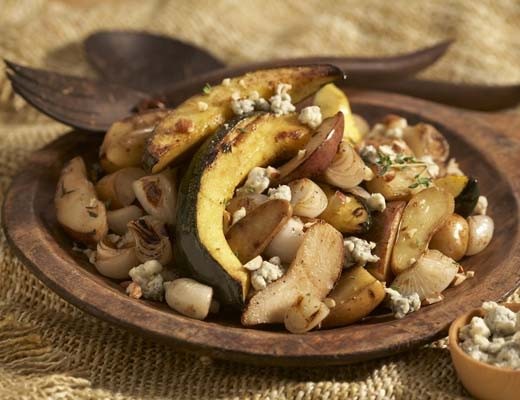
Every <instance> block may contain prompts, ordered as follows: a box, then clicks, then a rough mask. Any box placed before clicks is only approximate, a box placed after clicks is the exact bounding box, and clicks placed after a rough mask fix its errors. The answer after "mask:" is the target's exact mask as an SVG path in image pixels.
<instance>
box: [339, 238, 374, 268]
mask: <svg viewBox="0 0 520 400" xmlns="http://www.w3.org/2000/svg"><path fill="white" fill-rule="evenodd" d="M343 246H344V248H345V261H344V264H343V266H344V267H345V268H349V267H352V266H355V265H357V266H361V267H363V266H365V265H366V264H367V263H369V262H376V261H379V257H378V256H376V255H374V254H372V250H373V249H375V247H376V244H375V243H374V242H369V241H367V240H364V239H360V238H357V237H355V236H349V237H347V238H345V239H344V240H343Z"/></svg>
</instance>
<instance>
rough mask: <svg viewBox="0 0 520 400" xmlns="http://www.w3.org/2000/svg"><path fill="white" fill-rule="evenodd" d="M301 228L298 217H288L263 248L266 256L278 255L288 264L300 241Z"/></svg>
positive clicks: (301, 224) (301, 238) (301, 236)
mask: <svg viewBox="0 0 520 400" xmlns="http://www.w3.org/2000/svg"><path fill="white" fill-rule="evenodd" d="M303 228H304V226H303V222H302V221H301V219H300V218H298V217H292V218H291V219H289V221H287V223H286V224H285V225H284V226H283V227H282V229H280V232H278V233H277V234H276V236H275V237H274V238H273V240H271V243H269V245H268V246H267V248H266V249H265V251H264V254H265V256H266V258H271V257H275V256H278V257H280V259H281V260H282V262H283V263H285V264H290V263H291V261H292V260H293V259H294V256H295V255H296V252H297V251H298V248H299V247H300V245H301V243H302V240H303Z"/></svg>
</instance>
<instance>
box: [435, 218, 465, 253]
mask: <svg viewBox="0 0 520 400" xmlns="http://www.w3.org/2000/svg"><path fill="white" fill-rule="evenodd" d="M468 240H469V228H468V223H467V222H466V220H465V219H464V218H462V217H461V216H460V215H458V214H452V215H450V217H449V218H448V220H447V221H446V223H445V224H444V225H443V226H442V227H441V228H440V229H439V230H438V231H437V232H436V233H435V235H433V236H432V240H431V241H430V245H429V247H430V249H436V250H439V251H440V252H441V253H443V254H444V255H446V256H448V257H451V258H453V259H454V260H455V261H459V260H460V259H461V258H462V257H464V255H465V254H466V250H467V249H468Z"/></svg>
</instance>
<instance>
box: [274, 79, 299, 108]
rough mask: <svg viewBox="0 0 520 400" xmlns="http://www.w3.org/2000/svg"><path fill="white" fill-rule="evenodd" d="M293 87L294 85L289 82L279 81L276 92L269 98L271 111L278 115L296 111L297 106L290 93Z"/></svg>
mask: <svg viewBox="0 0 520 400" xmlns="http://www.w3.org/2000/svg"><path fill="white" fill-rule="evenodd" d="M291 87H292V86H291V85H289V84H287V83H279V84H278V86H277V87H276V94H274V95H273V96H271V98H270V99H269V103H271V111H272V112H273V113H275V114H276V115H285V114H289V113H291V112H294V111H296V107H295V106H294V104H293V103H292V99H291V95H290V94H289V93H288V91H289V90H291Z"/></svg>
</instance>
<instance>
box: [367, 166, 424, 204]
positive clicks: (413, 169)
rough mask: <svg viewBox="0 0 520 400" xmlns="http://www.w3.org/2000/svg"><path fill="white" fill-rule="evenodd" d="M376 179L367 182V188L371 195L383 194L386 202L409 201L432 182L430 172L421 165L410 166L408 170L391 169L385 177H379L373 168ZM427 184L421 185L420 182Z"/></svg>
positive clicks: (407, 167)
mask: <svg viewBox="0 0 520 400" xmlns="http://www.w3.org/2000/svg"><path fill="white" fill-rule="evenodd" d="M372 170H373V171H374V175H375V177H374V179H372V180H370V181H368V182H366V184H365V186H366V188H367V190H368V191H369V192H370V193H381V194H382V195H383V196H384V197H385V199H386V200H389V201H391V200H408V199H410V197H411V196H412V195H413V194H414V193H417V192H420V191H421V190H423V189H424V188H425V187H426V182H428V185H429V181H430V175H429V174H428V170H427V169H426V168H425V167H424V166H421V165H410V166H406V168H400V169H391V170H390V171H388V172H387V173H386V174H384V175H382V176H381V175H378V171H377V168H375V167H373V168H372ZM421 181H422V182H425V184H419V185H417V183H418V182H421Z"/></svg>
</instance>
